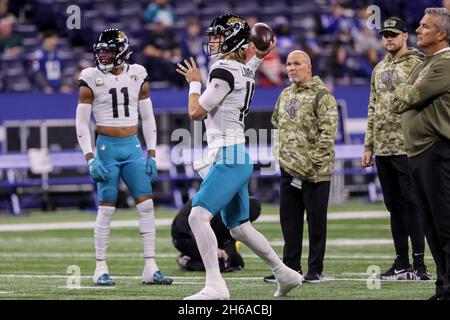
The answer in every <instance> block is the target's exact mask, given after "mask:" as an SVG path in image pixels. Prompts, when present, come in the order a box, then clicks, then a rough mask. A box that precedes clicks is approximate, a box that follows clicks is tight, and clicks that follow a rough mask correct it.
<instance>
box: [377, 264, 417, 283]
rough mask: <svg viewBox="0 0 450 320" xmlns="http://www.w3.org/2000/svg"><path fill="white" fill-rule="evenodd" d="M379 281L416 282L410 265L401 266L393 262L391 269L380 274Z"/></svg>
mask: <svg viewBox="0 0 450 320" xmlns="http://www.w3.org/2000/svg"><path fill="white" fill-rule="evenodd" d="M380 279H381V280H416V274H415V273H414V271H413V270H412V268H411V265H401V264H399V263H398V261H397V260H395V262H394V264H393V265H392V267H391V268H390V269H389V270H387V271H386V272H383V273H382V274H380Z"/></svg>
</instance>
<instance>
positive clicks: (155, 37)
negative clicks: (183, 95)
mask: <svg viewBox="0 0 450 320" xmlns="http://www.w3.org/2000/svg"><path fill="white" fill-rule="evenodd" d="M146 38H147V41H146V42H145V40H144V52H143V53H144V66H145V67H146V69H147V70H148V73H149V77H150V79H151V81H152V82H162V83H165V84H163V85H165V86H169V85H170V84H173V85H177V86H182V85H183V84H184V80H183V78H182V77H180V76H179V75H178V74H177V73H176V72H175V71H174V70H175V65H176V63H177V62H179V61H180V60H181V50H180V48H179V46H178V43H177V41H176V37H175V34H174V33H173V31H172V30H171V29H169V28H167V26H166V25H165V24H164V23H163V22H162V21H161V20H159V19H156V20H155V22H154V23H153V24H152V30H151V32H150V33H149V34H148V35H147V36H146Z"/></svg>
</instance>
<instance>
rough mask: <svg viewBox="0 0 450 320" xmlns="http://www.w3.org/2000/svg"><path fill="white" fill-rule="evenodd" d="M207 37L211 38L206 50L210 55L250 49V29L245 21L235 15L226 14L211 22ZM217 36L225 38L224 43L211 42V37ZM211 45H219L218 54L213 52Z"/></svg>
mask: <svg viewBox="0 0 450 320" xmlns="http://www.w3.org/2000/svg"><path fill="white" fill-rule="evenodd" d="M206 35H207V36H209V41H208V46H207V48H206V52H207V53H208V55H209V56H212V55H216V54H219V53H221V54H225V53H230V52H233V51H235V50H237V49H239V48H242V47H243V48H247V47H248V43H249V40H248V37H249V35H250V27H249V25H248V24H247V21H245V19H243V18H241V17H239V16H237V15H234V14H225V15H221V16H219V17H217V18H215V19H214V20H213V21H212V22H211V24H210V26H209V28H208V29H207V30H206ZM217 35H219V36H223V41H222V40H221V41H219V42H217V41H211V36H217ZM210 43H218V44H219V49H218V50H217V52H211V47H210V45H209V44H210Z"/></svg>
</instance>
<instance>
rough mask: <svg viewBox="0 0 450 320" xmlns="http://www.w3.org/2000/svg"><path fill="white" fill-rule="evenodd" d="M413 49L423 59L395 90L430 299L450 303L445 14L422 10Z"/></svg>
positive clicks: (448, 27) (449, 28)
mask: <svg viewBox="0 0 450 320" xmlns="http://www.w3.org/2000/svg"><path fill="white" fill-rule="evenodd" d="M416 32H417V35H418V37H417V39H418V41H417V45H418V47H419V48H420V49H421V50H422V52H423V53H424V54H425V55H426V57H425V60H424V62H423V63H421V64H419V65H418V66H417V67H416V68H415V69H414V71H413V73H412V74H411V76H410V77H409V78H408V80H407V81H405V82H402V83H399V84H398V86H397V88H396V89H395V97H394V99H393V102H392V106H391V107H392V109H393V110H394V112H396V113H401V114H402V129H403V135H404V137H405V149H406V152H407V154H408V165H409V169H410V172H411V174H412V181H413V190H414V196H415V198H416V199H417V203H418V205H419V208H420V211H419V212H420V213H421V218H422V219H421V220H422V223H423V225H424V230H425V235H426V238H427V241H428V245H429V247H430V251H431V253H432V254H433V259H434V262H435V264H436V274H437V279H436V282H435V286H436V289H435V294H434V295H433V296H432V297H431V298H430V300H450V117H449V111H450V95H449V88H450V64H449V60H450V12H449V11H448V10H447V9H445V8H427V9H426V10H425V15H424V16H423V18H422V19H421V20H420V24H419V27H418V28H417V29H416Z"/></svg>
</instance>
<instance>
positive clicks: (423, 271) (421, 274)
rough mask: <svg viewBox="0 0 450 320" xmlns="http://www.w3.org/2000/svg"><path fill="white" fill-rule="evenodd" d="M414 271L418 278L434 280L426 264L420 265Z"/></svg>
mask: <svg viewBox="0 0 450 320" xmlns="http://www.w3.org/2000/svg"><path fill="white" fill-rule="evenodd" d="M414 273H415V275H416V280H424V281H430V280H433V277H432V275H431V274H430V273H429V272H428V271H427V267H426V266H425V265H423V266H419V267H418V268H417V269H414Z"/></svg>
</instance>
